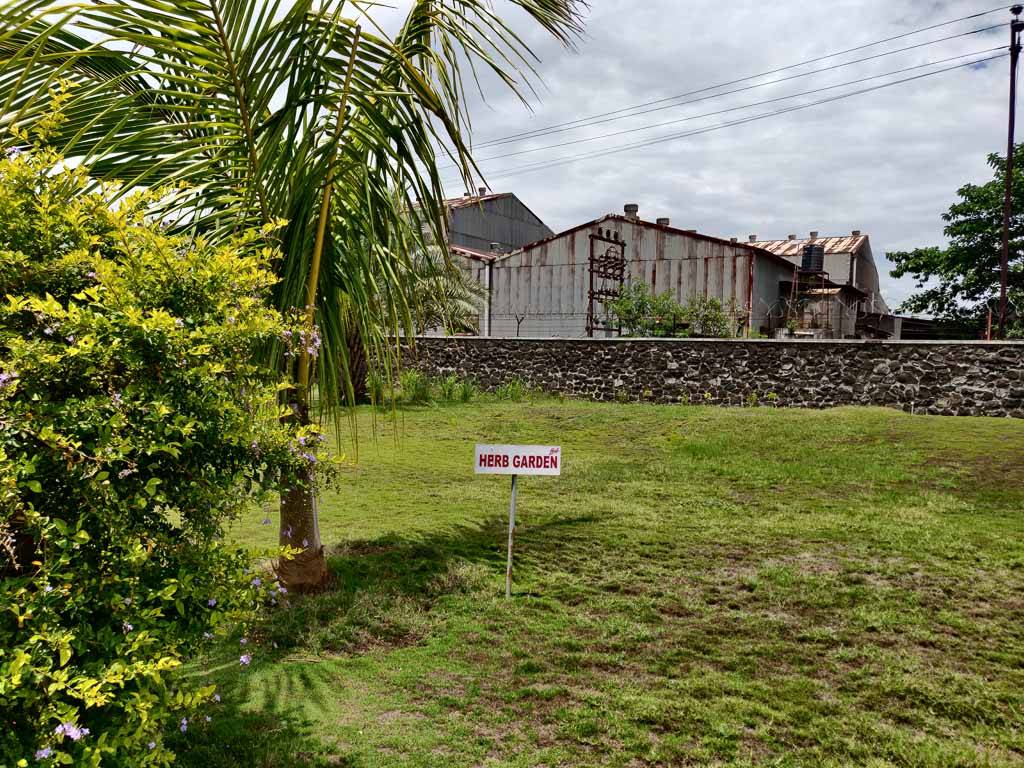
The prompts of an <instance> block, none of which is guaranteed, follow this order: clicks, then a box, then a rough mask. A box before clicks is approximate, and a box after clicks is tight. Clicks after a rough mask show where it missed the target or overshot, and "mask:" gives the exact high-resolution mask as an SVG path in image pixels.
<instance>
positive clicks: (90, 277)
mask: <svg viewBox="0 0 1024 768" xmlns="http://www.w3.org/2000/svg"><path fill="white" fill-rule="evenodd" d="M85 276H86V277H88V278H89V279H90V280H95V279H96V273H95V272H86V274H85Z"/></svg>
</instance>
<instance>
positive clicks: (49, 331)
mask: <svg viewBox="0 0 1024 768" xmlns="http://www.w3.org/2000/svg"><path fill="white" fill-rule="evenodd" d="M43 333H45V334H46V335H47V336H53V328H51V327H50V326H46V327H45V328H43Z"/></svg>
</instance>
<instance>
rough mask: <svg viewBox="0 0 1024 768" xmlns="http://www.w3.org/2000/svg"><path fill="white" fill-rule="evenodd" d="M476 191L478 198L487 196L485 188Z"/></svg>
mask: <svg viewBox="0 0 1024 768" xmlns="http://www.w3.org/2000/svg"><path fill="white" fill-rule="evenodd" d="M476 191H477V192H478V193H479V195H480V197H483V196H484V195H486V194H487V187H477V190H476Z"/></svg>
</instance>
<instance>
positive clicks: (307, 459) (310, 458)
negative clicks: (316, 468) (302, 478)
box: [302, 453, 316, 464]
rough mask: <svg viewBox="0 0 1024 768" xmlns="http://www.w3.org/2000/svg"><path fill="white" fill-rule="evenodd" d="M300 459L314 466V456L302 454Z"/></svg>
mask: <svg viewBox="0 0 1024 768" xmlns="http://www.w3.org/2000/svg"><path fill="white" fill-rule="evenodd" d="M302 458H304V459H305V460H306V461H308V462H309V463H310V464H316V456H314V455H313V454H312V453H304V454H302Z"/></svg>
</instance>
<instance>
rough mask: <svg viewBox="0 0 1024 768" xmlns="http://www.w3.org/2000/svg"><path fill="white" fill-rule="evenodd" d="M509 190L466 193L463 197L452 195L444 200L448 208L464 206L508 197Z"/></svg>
mask: <svg viewBox="0 0 1024 768" xmlns="http://www.w3.org/2000/svg"><path fill="white" fill-rule="evenodd" d="M511 194H512V193H511V192H494V193H492V194H488V195H466V196H463V197H452V198H449V199H448V200H445V201H444V204H445V205H446V206H448V207H449V208H464V207H465V206H467V205H479V204H480V203H483V202H486V201H487V200H499V199H501V198H503V197H508V196H509V195H511Z"/></svg>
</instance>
